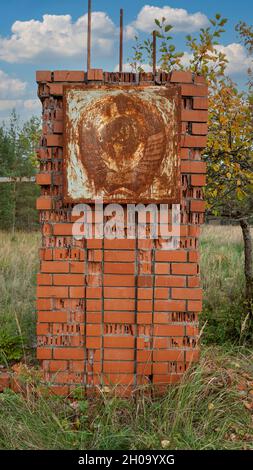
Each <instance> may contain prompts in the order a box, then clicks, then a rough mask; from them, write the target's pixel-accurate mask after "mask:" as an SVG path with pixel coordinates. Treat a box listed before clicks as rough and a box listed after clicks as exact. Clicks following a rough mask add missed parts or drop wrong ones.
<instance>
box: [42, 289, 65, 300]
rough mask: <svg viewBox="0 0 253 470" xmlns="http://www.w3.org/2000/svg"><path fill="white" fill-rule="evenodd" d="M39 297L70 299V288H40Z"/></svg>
mask: <svg viewBox="0 0 253 470" xmlns="http://www.w3.org/2000/svg"><path fill="white" fill-rule="evenodd" d="M37 296H38V297H58V298H60V299H61V298H66V297H68V288H67V287H55V286H38V287H37Z"/></svg>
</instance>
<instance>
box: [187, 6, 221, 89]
mask: <svg viewBox="0 0 253 470" xmlns="http://www.w3.org/2000/svg"><path fill="white" fill-rule="evenodd" d="M209 22H210V26H208V27H207V28H201V29H200V33H199V34H198V36H195V37H193V36H191V35H188V36H186V45H187V47H188V48H189V49H190V52H191V58H190V68H191V70H192V71H193V72H194V73H199V74H201V75H204V76H205V77H207V79H208V80H209V83H213V82H215V83H217V80H218V79H219V77H221V76H223V75H224V72H225V69H226V65H227V62H228V61H227V58H226V56H225V54H223V53H222V52H219V51H218V50H217V49H216V48H215V46H217V45H218V44H219V42H218V39H219V38H220V37H221V35H222V33H224V32H225V30H224V28H223V26H224V25H225V24H226V23H227V18H221V15H220V14H219V13H217V14H216V15H215V18H214V19H210V20H209Z"/></svg>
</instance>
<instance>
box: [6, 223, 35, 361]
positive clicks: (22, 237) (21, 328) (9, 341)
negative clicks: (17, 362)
mask: <svg viewBox="0 0 253 470" xmlns="http://www.w3.org/2000/svg"><path fill="white" fill-rule="evenodd" d="M39 243H40V235H39V234H38V233H17V234H16V235H15V236H14V237H12V236H11V235H10V234H9V233H6V232H0V351H1V349H2V350H3V349H4V350H5V351H6V353H7V358H6V359H9V358H10V359H12V358H13V359H18V356H19V355H23V352H24V350H26V348H28V347H29V348H30V347H32V346H34V343H35V320H36V316H35V285H36V272H37V271H38V263H39V261H38V260H39V257H38V248H39ZM1 346H2V348H1ZM0 359H2V360H3V354H2V355H1V356H0Z"/></svg>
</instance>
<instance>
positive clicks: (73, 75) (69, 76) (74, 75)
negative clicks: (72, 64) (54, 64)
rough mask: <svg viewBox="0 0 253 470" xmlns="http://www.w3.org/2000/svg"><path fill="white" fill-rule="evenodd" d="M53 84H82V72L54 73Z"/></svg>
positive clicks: (62, 71)
mask: <svg viewBox="0 0 253 470" xmlns="http://www.w3.org/2000/svg"><path fill="white" fill-rule="evenodd" d="M54 81H55V82H84V72H82V71H79V70H56V71H54Z"/></svg>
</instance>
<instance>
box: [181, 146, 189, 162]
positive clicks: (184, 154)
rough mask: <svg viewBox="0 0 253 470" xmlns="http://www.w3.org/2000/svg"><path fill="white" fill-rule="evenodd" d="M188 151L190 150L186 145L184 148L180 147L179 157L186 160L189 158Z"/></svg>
mask: <svg viewBox="0 0 253 470" xmlns="http://www.w3.org/2000/svg"><path fill="white" fill-rule="evenodd" d="M189 152H190V150H189V149H188V147H186V148H184V147H181V149H180V157H181V158H182V159H183V160H188V159H189Z"/></svg>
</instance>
